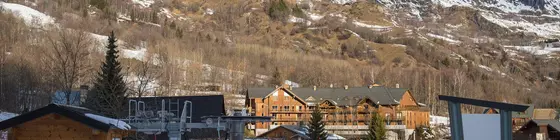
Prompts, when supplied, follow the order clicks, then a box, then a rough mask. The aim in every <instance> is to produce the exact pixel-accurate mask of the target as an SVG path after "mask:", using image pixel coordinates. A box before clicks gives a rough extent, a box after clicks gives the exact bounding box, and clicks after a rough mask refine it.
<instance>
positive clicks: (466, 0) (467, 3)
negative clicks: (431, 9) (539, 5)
mask: <svg viewBox="0 0 560 140" xmlns="http://www.w3.org/2000/svg"><path fill="white" fill-rule="evenodd" d="M432 3H434V4H439V5H441V6H443V7H451V6H454V5H457V6H463V7H475V6H482V7H491V8H496V9H499V10H501V11H503V12H507V13H519V12H521V11H540V10H536V9H534V8H533V7H531V6H528V5H524V4H522V3H520V2H517V1H514V2H508V1H506V0H496V1H495V2H484V1H481V2H474V1H472V0H432Z"/></svg>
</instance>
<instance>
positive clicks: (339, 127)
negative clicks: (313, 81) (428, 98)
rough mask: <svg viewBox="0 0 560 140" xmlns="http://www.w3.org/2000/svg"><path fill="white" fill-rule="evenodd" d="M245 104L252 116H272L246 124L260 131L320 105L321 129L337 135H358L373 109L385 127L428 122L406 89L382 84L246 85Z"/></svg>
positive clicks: (304, 117)
mask: <svg viewBox="0 0 560 140" xmlns="http://www.w3.org/2000/svg"><path fill="white" fill-rule="evenodd" d="M245 92H246V93H245V94H246V95H247V102H246V106H247V107H248V111H249V112H250V113H251V115H253V116H272V117H273V119H272V122H265V123H256V124H253V125H250V126H249V128H250V129H252V130H254V131H255V133H256V134H257V135H258V134H262V133H264V132H266V131H268V130H270V129H272V128H275V127H276V126H280V125H297V124H299V123H301V122H307V121H309V118H310V117H311V112H312V110H314V109H315V108H320V110H321V112H322V113H324V114H325V117H324V118H323V120H324V121H325V123H326V126H325V129H326V130H327V131H329V132H330V133H334V134H339V135H341V136H346V137H347V138H350V137H362V136H365V135H366V130H367V125H368V122H369V121H370V119H371V114H372V113H374V112H377V113H379V114H380V115H382V116H383V117H384V119H385V121H386V124H387V128H388V129H390V130H398V133H404V132H403V131H404V130H405V129H414V128H416V127H418V126H421V125H425V126H427V125H429V110H428V109H427V108H426V107H422V106H421V105H420V104H419V103H418V102H416V100H415V99H414V97H413V96H412V94H411V92H410V91H409V90H408V89H404V88H388V87H384V86H373V85H372V86H368V87H351V88H349V87H347V86H345V87H344V88H316V87H313V88H291V87H288V86H282V87H278V88H249V89H247V90H246V91H245Z"/></svg>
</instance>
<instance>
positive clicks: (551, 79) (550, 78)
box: [544, 76, 556, 81]
mask: <svg viewBox="0 0 560 140" xmlns="http://www.w3.org/2000/svg"><path fill="white" fill-rule="evenodd" d="M544 78H546V79H548V80H550V81H556V80H554V78H552V77H548V76H545V77H544Z"/></svg>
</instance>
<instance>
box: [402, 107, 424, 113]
mask: <svg viewBox="0 0 560 140" xmlns="http://www.w3.org/2000/svg"><path fill="white" fill-rule="evenodd" d="M397 111H422V112H429V111H430V108H428V107H418V106H404V107H399V108H397Z"/></svg>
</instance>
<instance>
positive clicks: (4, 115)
mask: <svg viewBox="0 0 560 140" xmlns="http://www.w3.org/2000/svg"><path fill="white" fill-rule="evenodd" d="M15 116H18V114H16V113H10V112H1V111H0V122H1V121H4V120H7V119H10V118H13V117H15Z"/></svg>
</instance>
